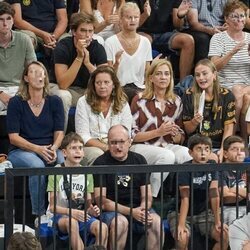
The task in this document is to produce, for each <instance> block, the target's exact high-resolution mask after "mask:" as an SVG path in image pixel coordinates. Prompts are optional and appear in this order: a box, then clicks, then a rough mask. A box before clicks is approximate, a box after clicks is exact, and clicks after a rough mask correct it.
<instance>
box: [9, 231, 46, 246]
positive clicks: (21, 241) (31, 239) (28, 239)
mask: <svg viewBox="0 0 250 250" xmlns="http://www.w3.org/2000/svg"><path fill="white" fill-rule="evenodd" d="M7 250H42V246H41V243H40V242H39V241H38V239H37V238H36V236H35V235H33V234H32V233H30V232H16V233H14V234H12V236H11V237H10V240H9V244H8V248H7Z"/></svg>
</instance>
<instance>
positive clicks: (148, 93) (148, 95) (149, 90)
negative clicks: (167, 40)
mask: <svg viewBox="0 0 250 250" xmlns="http://www.w3.org/2000/svg"><path fill="white" fill-rule="evenodd" d="M162 65H166V66H167V67H168V69H169V73H170V83H169V85H168V87H167V89H166V93H165V99H166V100H169V99H171V100H173V101H174V100H175V99H176V95H175V93H174V77H173V74H174V73H173V69H172V65H171V63H170V62H169V61H168V60H167V59H158V60H156V61H153V62H152V64H151V65H150V67H149V69H148V71H147V74H146V82H145V85H146V88H145V90H144V91H143V93H142V97H143V98H145V99H152V98H153V96H154V84H153V82H152V81H151V77H152V76H153V75H155V73H156V71H157V70H158V69H159V67H161V66H162Z"/></svg>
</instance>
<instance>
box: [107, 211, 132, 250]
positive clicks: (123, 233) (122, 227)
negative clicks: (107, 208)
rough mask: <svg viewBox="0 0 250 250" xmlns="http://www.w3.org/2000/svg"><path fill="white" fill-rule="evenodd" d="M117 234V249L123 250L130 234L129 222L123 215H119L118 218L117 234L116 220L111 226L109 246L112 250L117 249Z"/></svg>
mask: <svg viewBox="0 0 250 250" xmlns="http://www.w3.org/2000/svg"><path fill="white" fill-rule="evenodd" d="M116 233H117V237H116V239H117V242H116V244H117V249H119V250H122V249H124V248H125V245H126V240H127V234H128V220H127V219H126V217H125V216H123V215H118V217H117V232H115V218H114V219H113V220H112V222H111V224H110V236H109V237H110V239H109V241H110V242H109V245H110V249H111V250H113V249H115V234H116Z"/></svg>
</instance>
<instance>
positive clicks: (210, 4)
mask: <svg viewBox="0 0 250 250" xmlns="http://www.w3.org/2000/svg"><path fill="white" fill-rule="evenodd" d="M226 2H227V0H202V1H201V0H192V9H197V11H198V20H199V23H202V24H203V25H205V26H210V27H214V26H221V25H223V23H224V18H223V8H224V6H225V4H226Z"/></svg>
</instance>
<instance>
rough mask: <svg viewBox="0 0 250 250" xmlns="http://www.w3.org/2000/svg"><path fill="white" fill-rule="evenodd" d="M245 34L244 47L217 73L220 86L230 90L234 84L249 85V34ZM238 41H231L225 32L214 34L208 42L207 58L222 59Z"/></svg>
mask: <svg viewBox="0 0 250 250" xmlns="http://www.w3.org/2000/svg"><path fill="white" fill-rule="evenodd" d="M244 34H245V43H246V44H245V46H244V47H243V48H242V49H241V50H239V51H238V52H237V53H236V54H234V55H233V56H232V58H231V59H230V61H229V62H228V63H227V64H226V65H225V66H224V67H223V68H222V69H221V70H220V71H219V77H220V83H221V86H223V87H227V88H231V87H232V86H233V85H235V84H236V83H243V84H249V85H250V56H249V55H248V44H249V43H250V34H249V33H246V32H245V33H244ZM237 43H238V41H235V40H233V39H232V38H231V37H230V36H229V35H228V33H227V32H226V31H223V32H221V33H217V34H215V35H214V36H213V37H212V38H211V41H210V49H209V54H208V56H209V57H212V56H219V57H223V56H225V55H226V54H227V53H228V52H230V51H231V50H232V49H233V48H234V47H235V46H236V45H237Z"/></svg>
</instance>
